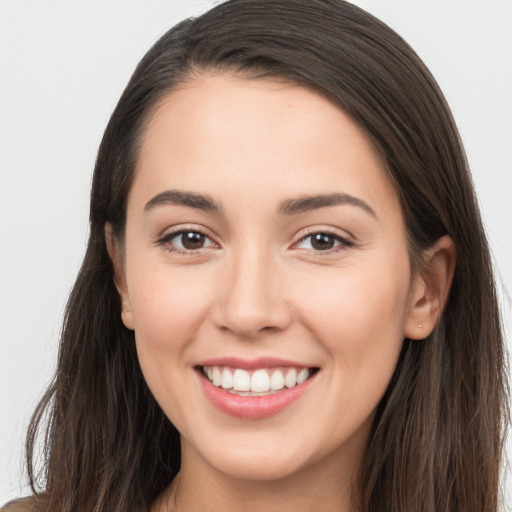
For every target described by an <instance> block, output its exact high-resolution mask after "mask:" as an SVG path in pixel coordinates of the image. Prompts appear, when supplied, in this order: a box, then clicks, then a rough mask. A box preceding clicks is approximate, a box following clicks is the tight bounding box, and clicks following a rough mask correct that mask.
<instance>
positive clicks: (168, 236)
mask: <svg viewBox="0 0 512 512" xmlns="http://www.w3.org/2000/svg"><path fill="white" fill-rule="evenodd" d="M183 233H200V234H201V235H203V236H204V237H206V238H208V239H209V240H210V241H211V242H212V243H213V245H214V247H212V246H208V247H201V248H199V249H189V250H186V251H182V250H181V249H176V248H174V249H172V250H171V249H169V248H166V250H167V251H169V252H175V253H182V254H189V255H190V254H195V253H198V252H199V251H204V250H210V249H216V248H220V244H219V243H218V242H217V241H216V237H215V236H213V235H212V234H211V232H210V230H209V229H206V228H205V227H204V226H198V225H197V224H195V225H194V224H179V225H176V226H172V227H170V228H166V229H164V230H163V231H162V232H161V233H160V234H159V235H158V236H157V237H156V239H155V245H160V246H165V244H168V243H169V242H170V241H171V240H172V239H173V238H174V237H176V236H178V235H180V234H183Z"/></svg>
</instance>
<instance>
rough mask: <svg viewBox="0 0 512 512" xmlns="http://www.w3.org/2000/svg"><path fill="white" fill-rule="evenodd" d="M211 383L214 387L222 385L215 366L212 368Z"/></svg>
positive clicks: (218, 371) (219, 374)
mask: <svg viewBox="0 0 512 512" xmlns="http://www.w3.org/2000/svg"><path fill="white" fill-rule="evenodd" d="M211 381H212V382H213V385H214V386H220V385H221V384H222V376H221V373H220V370H219V369H218V368H217V367H216V366H214V367H213V372H212V378H211Z"/></svg>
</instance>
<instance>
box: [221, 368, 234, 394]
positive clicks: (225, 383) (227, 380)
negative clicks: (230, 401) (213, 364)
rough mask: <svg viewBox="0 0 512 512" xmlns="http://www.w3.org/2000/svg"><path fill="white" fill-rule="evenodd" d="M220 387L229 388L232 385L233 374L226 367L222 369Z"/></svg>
mask: <svg viewBox="0 0 512 512" xmlns="http://www.w3.org/2000/svg"><path fill="white" fill-rule="evenodd" d="M222 387H223V388H224V389H231V388H232V387H233V374H232V373H231V372H230V371H229V370H228V369H227V368H224V370H222Z"/></svg>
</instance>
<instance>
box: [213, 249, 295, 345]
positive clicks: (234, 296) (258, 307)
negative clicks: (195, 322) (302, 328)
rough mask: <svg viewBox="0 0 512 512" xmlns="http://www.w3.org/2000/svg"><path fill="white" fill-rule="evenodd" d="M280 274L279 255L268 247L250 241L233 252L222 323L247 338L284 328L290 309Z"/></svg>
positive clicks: (219, 317)
mask: <svg viewBox="0 0 512 512" xmlns="http://www.w3.org/2000/svg"><path fill="white" fill-rule="evenodd" d="M279 274H280V272H279V264H278V261H277V257H276V255H273V254H272V251H271V250H270V249H269V248H268V247H264V246H263V245H262V244H257V243H256V244H255V243H251V242H249V243H247V244H244V246H243V248H240V250H238V251H233V254H232V255H231V258H229V261H228V262H227V265H226V276H225V285H224V292H223V294H222V298H221V300H220V304H218V306H219V311H218V313H219V314H218V324H219V326H220V327H222V328H226V329H229V330H231V331H233V332H235V333H236V334H238V335H239V336H244V337H252V336H255V335H257V334H258V333H259V332H261V331H262V330H264V329H265V330H269V329H277V330H280V329H284V328H285V327H286V325H287V323H288V322H289V317H290V312H289V309H288V306H287V304H286V301H285V300H284V296H283V287H282V279H280V278H279Z"/></svg>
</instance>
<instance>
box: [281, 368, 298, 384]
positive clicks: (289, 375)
mask: <svg viewBox="0 0 512 512" xmlns="http://www.w3.org/2000/svg"><path fill="white" fill-rule="evenodd" d="M296 384H297V370H296V369H295V368H290V369H289V370H288V371H287V372H286V376H285V378H284V385H285V386H286V387H287V388H293V386H295V385H296Z"/></svg>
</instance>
